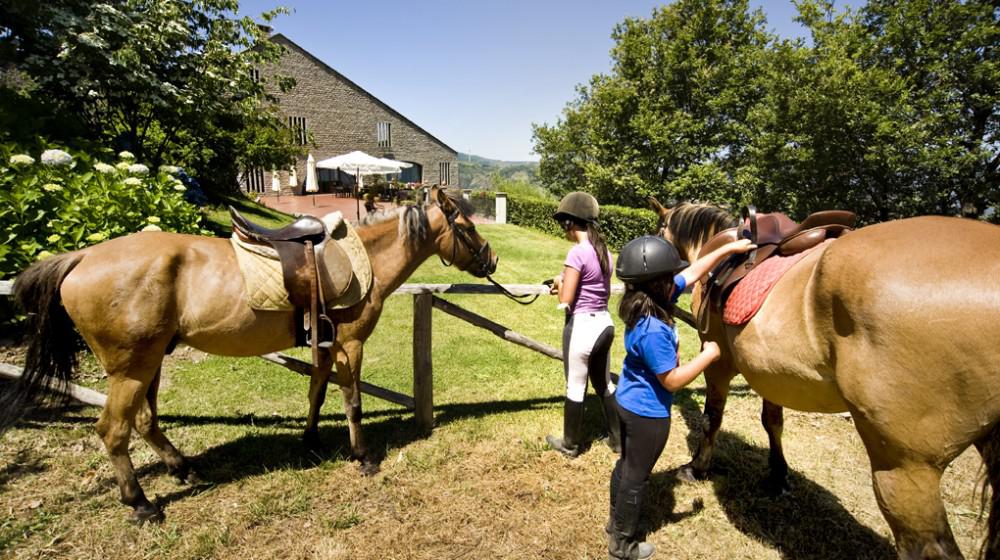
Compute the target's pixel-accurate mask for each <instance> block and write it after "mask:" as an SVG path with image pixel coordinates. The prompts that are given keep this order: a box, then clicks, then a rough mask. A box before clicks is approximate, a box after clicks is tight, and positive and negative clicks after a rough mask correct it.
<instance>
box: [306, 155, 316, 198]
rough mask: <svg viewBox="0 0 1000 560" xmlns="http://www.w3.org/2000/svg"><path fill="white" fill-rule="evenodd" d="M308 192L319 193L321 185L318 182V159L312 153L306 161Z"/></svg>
mask: <svg viewBox="0 0 1000 560" xmlns="http://www.w3.org/2000/svg"><path fill="white" fill-rule="evenodd" d="M306 192H311V193H314V192H319V183H318V182H317V181H316V158H314V157H313V155H312V153H310V154H309V157H308V158H307V159H306Z"/></svg>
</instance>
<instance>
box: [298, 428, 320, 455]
mask: <svg viewBox="0 0 1000 560" xmlns="http://www.w3.org/2000/svg"><path fill="white" fill-rule="evenodd" d="M302 443H303V444H304V445H305V446H306V449H307V450H309V451H322V450H323V443H322V442H320V440H319V434H317V433H315V432H306V433H305V435H303V436H302Z"/></svg>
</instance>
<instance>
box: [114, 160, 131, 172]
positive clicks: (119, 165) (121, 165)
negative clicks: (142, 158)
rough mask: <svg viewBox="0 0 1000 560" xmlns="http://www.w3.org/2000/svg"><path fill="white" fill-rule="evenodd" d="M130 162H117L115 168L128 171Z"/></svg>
mask: <svg viewBox="0 0 1000 560" xmlns="http://www.w3.org/2000/svg"><path fill="white" fill-rule="evenodd" d="M128 166H129V163H128V162H127V161H119V162H118V163H116V164H115V169H117V170H118V171H128Z"/></svg>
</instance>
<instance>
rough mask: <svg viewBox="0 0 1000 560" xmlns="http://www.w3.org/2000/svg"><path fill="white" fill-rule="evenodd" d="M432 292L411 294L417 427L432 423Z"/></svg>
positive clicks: (427, 425) (414, 396)
mask: <svg viewBox="0 0 1000 560" xmlns="http://www.w3.org/2000/svg"><path fill="white" fill-rule="evenodd" d="M433 302H434V295H433V294H429V293H425V294H414V295H413V403H414V410H413V413H414V417H415V419H416V421H417V427H419V428H420V429H422V430H426V431H430V430H431V429H433V427H434V373H433V369H432V365H431V345H432V341H431V313H432V311H433V309H434V306H433Z"/></svg>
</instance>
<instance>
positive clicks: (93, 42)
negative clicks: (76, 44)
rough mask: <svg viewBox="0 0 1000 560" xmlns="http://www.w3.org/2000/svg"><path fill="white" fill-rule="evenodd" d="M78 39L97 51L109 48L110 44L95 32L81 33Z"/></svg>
mask: <svg viewBox="0 0 1000 560" xmlns="http://www.w3.org/2000/svg"><path fill="white" fill-rule="evenodd" d="M76 39H77V40H78V41H80V42H81V43H83V44H84V45H87V46H88V47H92V48H95V49H103V48H105V47H107V46H108V44H107V43H106V42H105V41H104V39H102V38H101V36H100V35H98V34H97V33H94V32H93V31H88V32H86V33H80V34H79V35H77V36H76Z"/></svg>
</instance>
